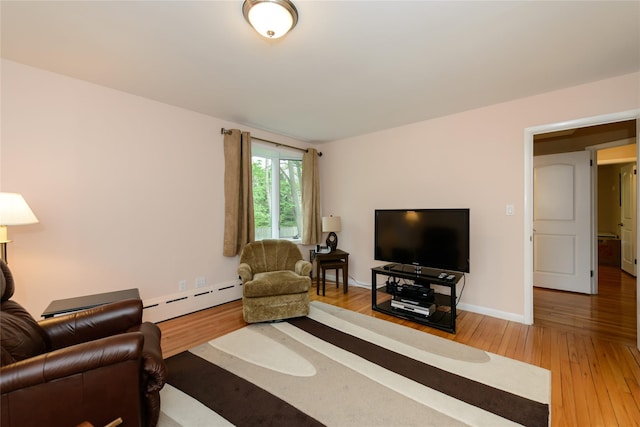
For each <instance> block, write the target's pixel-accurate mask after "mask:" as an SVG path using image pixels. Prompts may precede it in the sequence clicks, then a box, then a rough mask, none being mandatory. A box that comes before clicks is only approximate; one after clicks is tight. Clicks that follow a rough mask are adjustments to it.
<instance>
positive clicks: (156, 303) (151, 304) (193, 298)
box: [142, 280, 242, 323]
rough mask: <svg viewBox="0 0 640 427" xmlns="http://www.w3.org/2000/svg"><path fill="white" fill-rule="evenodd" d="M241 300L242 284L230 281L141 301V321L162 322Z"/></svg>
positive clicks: (238, 281) (237, 281)
mask: <svg viewBox="0 0 640 427" xmlns="http://www.w3.org/2000/svg"><path fill="white" fill-rule="evenodd" d="M240 298H242V282H240V280H232V281H229V282H222V283H216V284H215V285H210V286H205V287H202V288H195V289H189V290H187V291H184V292H177V293H174V294H169V295H164V296H161V297H157V298H151V299H148V300H144V301H142V304H143V307H144V309H143V311H142V319H143V320H144V321H148V322H153V323H157V322H162V321H163V320H169V319H173V318H175V317H180V316H184V315H185V314H189V313H194V312H196V311H200V310H204V309H206V308H210V307H214V306H216V305H220V304H224V303H227V302H230V301H234V300H237V299H240Z"/></svg>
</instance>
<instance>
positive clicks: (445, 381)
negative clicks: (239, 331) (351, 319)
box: [288, 317, 549, 427]
mask: <svg viewBox="0 0 640 427" xmlns="http://www.w3.org/2000/svg"><path fill="white" fill-rule="evenodd" d="M288 322H289V323H290V324H292V325H294V326H296V327H297V328H300V329H302V330H304V331H305V332H308V333H310V334H312V335H314V336H316V337H318V338H320V339H322V340H324V341H327V342H329V343H331V344H333V345H335V346H337V347H340V348H342V349H343V350H346V351H349V352H351V353H353V354H356V355H358V356H360V357H362V358H364V359H366V360H368V361H370V362H372V363H375V364H377V365H379V366H381V367H383V368H385V369H388V370H390V371H392V372H395V373H397V374H399V375H402V376H404V377H406V378H409V379H411V380H414V381H416V382H418V383H420V384H422V385H425V386H427V387H429V388H432V389H434V390H437V391H439V392H442V393H445V394H447V395H449V396H451V397H454V398H456V399H459V400H461V401H463V402H466V403H468V404H470V405H474V406H476V407H478V408H482V409H484V410H486V411H489V412H492V413H494V414H496V415H499V416H501V417H503V418H506V419H508V420H511V421H514V422H516V423H519V424H522V425H525V426H531V427H538V426H548V425H549V405H546V404H543V403H540V402H535V401H533V400H530V399H527V398H524V397H521V396H517V395H515V394H513V393H509V392H506V391H503V390H499V389H497V388H494V387H491V386H488V385H486V384H482V383H479V382H477V381H474V380H471V379H469V378H465V377H462V376H460V375H456V374H453V373H451V372H447V371H445V370H442V369H440V368H437V367H435V366H431V365H428V364H426V363H423V362H420V361H417V360H415V359H412V358H410V357H406V356H403V355H402V354H398V353H396V352H393V351H391V350H387V349H385V348H383V347H380V346H378V345H376V344H373V343H371V342H368V341H365V340H362V339H360V338H357V337H354V336H352V335H349V334H346V333H344V332H341V331H338V330H336V329H334V328H331V327H329V326H327V325H324V324H322V323H320V322H317V321H315V320H312V319H309V318H307V317H300V318H296V319H289V320H288Z"/></svg>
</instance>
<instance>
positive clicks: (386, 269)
mask: <svg viewBox="0 0 640 427" xmlns="http://www.w3.org/2000/svg"><path fill="white" fill-rule="evenodd" d="M443 272H444V273H447V275H453V276H454V277H453V278H452V279H450V280H447V279H446V278H440V277H439V276H440V273H443ZM378 275H381V276H387V277H388V278H394V279H403V280H404V281H410V283H409V284H408V286H411V287H412V288H421V289H430V287H431V285H438V286H444V287H447V288H449V289H450V293H449V295H447V294H442V293H438V292H434V299H435V301H434V303H435V305H436V311H435V313H433V314H431V315H429V316H426V315H423V314H419V313H415V312H412V311H408V310H404V309H399V308H395V307H392V306H391V299H392V298H393V297H395V296H397V295H394V293H393V291H391V292H390V293H389V292H387V289H386V287H383V288H381V289H378V286H377V281H378ZM462 276H463V274H462V273H459V272H451V271H443V270H438V269H433V268H425V267H422V268H416V267H414V266H412V265H411V266H409V265H401V264H388V265H384V266H381V267H374V268H372V269H371V308H372V309H373V310H374V311H378V312H381V313H386V314H390V315H392V316H395V317H399V318H401V319H406V320H411V321H413V322H417V323H420V324H423V325H427V326H431V327H433V328H436V329H441V330H443V331H447V332H451V333H454V334H455V333H456V285H457V283H458V282H459V281H460V279H461V278H462ZM378 293H383V294H384V296H385V297H386V296H388V295H390V296H391V297H390V298H382V299H383V301H380V302H378Z"/></svg>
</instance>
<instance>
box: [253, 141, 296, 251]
mask: <svg viewBox="0 0 640 427" xmlns="http://www.w3.org/2000/svg"><path fill="white" fill-rule="evenodd" d="M251 150H252V173H253V209H254V214H255V233H256V240H262V239H299V238H300V237H301V234H302V214H301V212H302V193H301V192H302V154H301V153H299V152H291V151H287V150H283V149H281V148H278V147H275V148H274V147H273V146H271V145H263V144H260V143H255V142H254V143H252V144H251Z"/></svg>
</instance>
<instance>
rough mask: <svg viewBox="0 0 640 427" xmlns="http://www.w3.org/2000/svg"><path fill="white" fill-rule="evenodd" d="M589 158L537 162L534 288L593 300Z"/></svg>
mask: <svg viewBox="0 0 640 427" xmlns="http://www.w3.org/2000/svg"><path fill="white" fill-rule="evenodd" d="M591 154H592V153H591V152H590V151H578V152H572V153H561V154H550V155H546V156H536V157H534V158H533V230H534V233H533V284H534V286H540V287H543V288H550V289H558V290H563V291H571V292H581V293H585V294H590V293H592V292H593V290H592V289H593V286H592V266H591V253H592V240H593V239H592V234H593V233H592V231H591Z"/></svg>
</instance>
